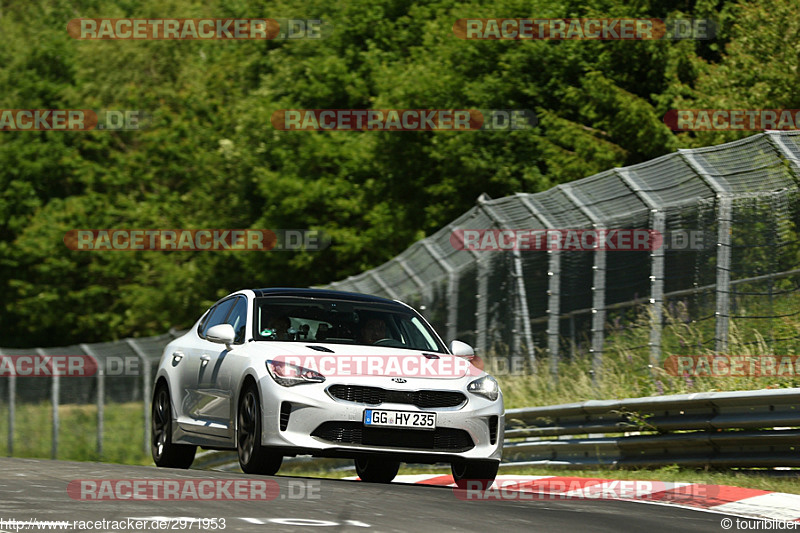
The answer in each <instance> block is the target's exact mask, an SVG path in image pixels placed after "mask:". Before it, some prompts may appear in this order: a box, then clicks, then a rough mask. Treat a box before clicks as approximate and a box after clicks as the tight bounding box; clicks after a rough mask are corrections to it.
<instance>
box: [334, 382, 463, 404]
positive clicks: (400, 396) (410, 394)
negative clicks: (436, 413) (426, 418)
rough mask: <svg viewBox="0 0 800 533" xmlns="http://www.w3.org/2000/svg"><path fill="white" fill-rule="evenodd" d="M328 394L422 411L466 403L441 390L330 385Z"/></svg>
mask: <svg viewBox="0 0 800 533" xmlns="http://www.w3.org/2000/svg"><path fill="white" fill-rule="evenodd" d="M328 392H329V393H330V395H331V396H333V397H334V398H337V399H339V400H344V401H346V402H355V403H364V404H367V405H380V404H382V403H404V404H408V405H416V406H417V407H420V408H422V409H430V408H435V407H456V406H459V405H461V404H463V403H464V402H465V401H467V398H466V396H464V395H463V394H462V393H460V392H456V391H441V390H418V391H401V390H390V389H382V388H380V387H364V386H361V385H332V386H330V387H329V388H328Z"/></svg>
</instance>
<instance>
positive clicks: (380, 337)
mask: <svg viewBox="0 0 800 533" xmlns="http://www.w3.org/2000/svg"><path fill="white" fill-rule="evenodd" d="M480 366H481V365H480V363H479V359H477V358H474V354H473V350H472V348H471V347H470V346H468V345H467V344H464V343H463V342H459V341H453V342H452V344H451V345H450V348H449V349H448V348H447V347H446V346H445V344H444V342H443V341H442V339H441V338H440V337H439V335H438V334H437V333H436V332H435V331H434V329H433V328H432V327H431V326H430V324H429V323H428V322H427V321H426V320H425V319H424V318H423V317H422V316H421V315H420V314H419V313H418V312H416V311H415V310H414V309H413V308H411V307H410V306H408V305H406V304H404V303H401V302H398V301H392V300H387V299H384V298H379V297H376V296H368V295H364V294H354V293H346V292H337V291H329V290H320V289H288V288H282V289H254V290H243V291H239V292H236V293H233V294H231V295H229V296H226V297H225V298H223V299H222V300H220V301H219V302H217V303H216V304H215V305H214V306H213V307H211V309H209V310H208V311H207V312H206V313H205V314H203V316H202V317H201V318H200V320H198V321H197V323H196V324H195V325H194V327H192V329H191V330H189V332H187V333H186V334H185V335H183V336H182V337H179V338H177V339H175V340H174V341H172V342H171V343H169V344H168V345H167V347H166V348H165V350H164V354H163V355H162V357H161V362H160V365H159V368H158V373H157V374H156V379H155V387H154V394H153V404H152V410H153V416H152V439H151V443H152V453H153V460H154V461H155V463H156V465H158V466H163V467H173V468H188V467H189V466H190V465H191V464H192V461H193V460H194V455H195V451H196V449H197V446H200V447H203V448H207V449H231V450H233V449H235V450H237V451H238V455H239V464H240V465H241V467H242V470H243V471H244V472H247V473H253V474H267V475H273V474H275V473H276V472H277V471H278V469H279V468H280V465H281V462H282V460H283V457H286V456H295V455H298V454H300V455H305V454H310V455H314V456H320V457H347V458H352V459H354V460H355V465H356V470H357V472H358V475H359V477H360V478H361V479H362V480H364V481H372V482H383V483H388V482H390V481H391V480H392V479H394V477H395V475H396V474H397V471H398V468H399V466H400V462H401V461H405V462H414V463H438V462H449V463H450V464H451V466H452V472H453V477H454V478H455V480H456V481H457V482H458V483H459V485H461V486H464V485H465V484H466V482H467V481H470V480H475V481H476V482H478V483H480V484H481V485H484V484H486V485H487V486H488V484H491V482H492V481H493V480H494V478H495V476H496V475H497V467H498V464H499V462H500V458H501V455H502V450H503V430H502V428H503V426H504V409H503V396H502V393H501V392H500V389H499V387H498V385H497V382H496V381H495V379H494V378H493V377H492V376H490V375H488V374H487V373H486V372H484V371H483V370H482V369H481V368H479V367H480ZM473 486H475V485H473Z"/></svg>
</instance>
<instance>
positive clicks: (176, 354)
mask: <svg viewBox="0 0 800 533" xmlns="http://www.w3.org/2000/svg"><path fill="white" fill-rule="evenodd" d="M181 359H183V352H172V360H173V361H175V362H176V363H177V362H179V361H180V360H181Z"/></svg>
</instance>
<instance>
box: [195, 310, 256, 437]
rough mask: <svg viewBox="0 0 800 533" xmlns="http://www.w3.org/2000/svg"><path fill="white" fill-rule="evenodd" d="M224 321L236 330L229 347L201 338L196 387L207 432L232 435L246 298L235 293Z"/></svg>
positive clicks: (200, 415) (243, 334)
mask: <svg viewBox="0 0 800 533" xmlns="http://www.w3.org/2000/svg"><path fill="white" fill-rule="evenodd" d="M232 300H233V305H232V306H231V308H230V311H229V312H228V314H227V316H226V317H225V319H224V320H223V321H222V322H220V323H221V324H230V325H231V326H232V327H233V331H234V332H235V333H236V337H235V338H234V343H233V344H232V345H231V349H230V350H229V349H228V348H227V347H226V346H225V345H224V344H217V343H213V342H211V341H208V340H206V339H203V340H202V350H201V352H202V353H201V354H200V368H199V370H198V377H197V388H198V393H199V396H200V397H201V398H202V401H201V402H200V403H199V404H198V416H199V417H200V418H201V419H202V420H203V422H204V423H205V427H206V428H207V430H208V432H209V433H211V434H214V435H218V436H222V437H226V438H233V427H234V426H233V406H234V399H233V389H234V386H233V385H234V383H236V382H237V381H238V378H237V377H236V376H237V375H238V371H237V368H239V367H240V366H241V365H237V364H235V363H236V361H235V360H236V359H239V358H240V357H241V356H238V357H237V355H236V352H237V349H239V351H241V345H242V344H244V340H245V332H246V329H247V298H246V297H244V296H236V297H235V298H233V299H232Z"/></svg>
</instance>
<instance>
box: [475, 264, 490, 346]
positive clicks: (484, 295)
mask: <svg viewBox="0 0 800 533" xmlns="http://www.w3.org/2000/svg"><path fill="white" fill-rule="evenodd" d="M488 259H489V258H488V256H487V255H486V254H481V255H480V256H478V258H477V263H478V268H477V269H476V272H477V275H478V294H477V295H476V298H477V299H478V302H477V304H476V306H475V315H476V317H475V318H476V320H475V329H476V330H477V331H475V336H476V344H477V346H476V347H475V348H476V350H477V351H478V355H480V356H481V357H483V358H484V359H485V358H486V357H487V354H486V345H487V340H486V339H487V336H488V335H487V334H488V331H487V329H488V327H489V326H488V322H489V321H488V316H487V315H488V314H489V268H488V267H487V265H486V263H487V262H488Z"/></svg>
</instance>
